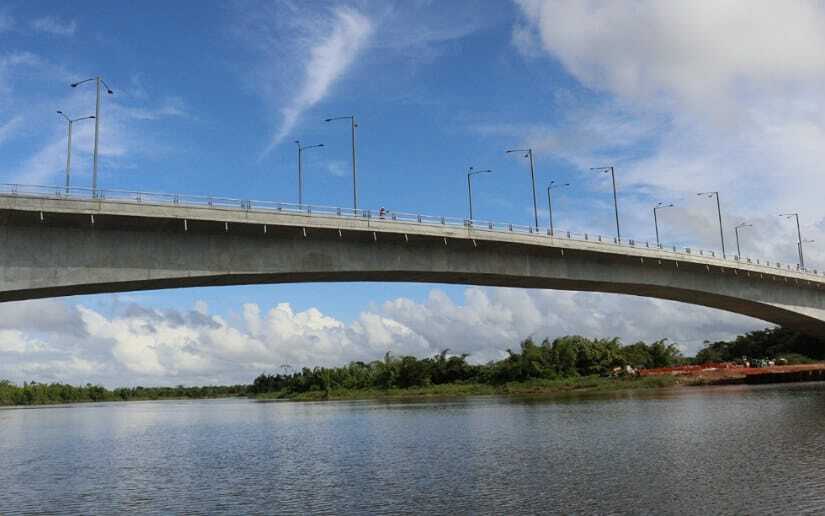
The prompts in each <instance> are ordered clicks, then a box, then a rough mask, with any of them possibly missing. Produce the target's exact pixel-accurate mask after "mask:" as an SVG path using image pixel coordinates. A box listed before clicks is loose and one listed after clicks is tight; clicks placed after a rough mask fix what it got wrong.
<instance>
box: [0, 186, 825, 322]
mask: <svg viewBox="0 0 825 516" xmlns="http://www.w3.org/2000/svg"><path fill="white" fill-rule="evenodd" d="M41 214H42V215H41ZM93 216H94V219H95V220H94V224H93V223H92V217H93ZM41 217H42V220H41ZM226 224H228V226H227V225H226ZM264 225H266V226H267V232H266V233H264V231H263V227H264ZM227 227H228V229H229V230H228V231H226V228H227ZM339 231H340V233H339ZM305 232H306V236H304V234H305ZM0 242H2V244H0V245H2V248H0V267H2V269H0V271H1V272H2V273H1V274H0V301H14V300H22V299H35V298H44V297H54V296H64V295H77V294H89V293H101V292H116V291H134V290H147V289H161V288H180V287H194V286H208V285H236V284H257V283H292V282H314V281H391V282H392V281H415V282H428V283H455V284H472V285H486V286H510V287H521V288H542V289H558V290H574V291H594V292H608V293H622V294H631V295H638V296H645V297H655V298H660V299H670V300H675V301H681V302H687V303H692V304H698V305H703V306H708V307H712V308H718V309H722V310H727V311H731V312H736V313H740V314H744V315H748V316H751V317H755V318H758V319H762V320H765V321H769V322H773V323H776V324H781V325H783V326H787V327H791V328H796V329H799V330H800V331H804V332H806V333H809V334H814V335H818V336H825V302H823V298H825V294H823V291H822V286H823V284H825V281H823V279H822V278H811V277H809V276H807V275H804V274H800V273H798V272H796V271H787V270H783V269H775V270H774V269H770V270H765V268H760V267H755V266H752V265H751V264H744V263H735V262H734V263H733V265H736V266H735V267H732V266H731V265H732V263H731V261H723V260H721V259H718V258H711V257H697V256H691V255H673V254H670V253H666V252H662V251H660V250H657V249H648V248H644V247H627V246H621V247H620V246H612V245H608V244H604V243H597V242H581V241H575V240H567V239H563V238H550V237H548V236H546V235H535V234H534V235H529V234H508V233H502V232H490V231H485V230H479V229H471V228H462V227H454V226H445V227H441V226H439V225H419V224H407V223H402V222H396V221H391V220H376V219H360V218H346V217H335V216H328V217H327V216H319V215H312V216H307V215H302V214H296V213H290V214H285V213H271V212H258V211H255V210H241V209H219V210H216V209H215V208H206V207H191V206H168V205H135V204H130V203H121V202H111V201H91V200H86V201H78V200H65V199H44V198H28V197H12V196H8V197H4V196H0Z"/></svg>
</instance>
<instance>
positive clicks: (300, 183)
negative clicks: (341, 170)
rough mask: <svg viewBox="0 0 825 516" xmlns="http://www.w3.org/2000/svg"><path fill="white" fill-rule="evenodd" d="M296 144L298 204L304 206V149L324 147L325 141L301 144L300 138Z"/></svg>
mask: <svg viewBox="0 0 825 516" xmlns="http://www.w3.org/2000/svg"><path fill="white" fill-rule="evenodd" d="M295 145H297V146H298V206H299V207H300V206H303V204H304V164H303V161H304V160H303V156H304V151H305V150H306V149H317V148H319V147H323V146H324V144H323V143H319V144H317V145H307V146H303V145H301V141H300V140H295Z"/></svg>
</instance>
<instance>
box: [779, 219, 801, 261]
mask: <svg viewBox="0 0 825 516" xmlns="http://www.w3.org/2000/svg"><path fill="white" fill-rule="evenodd" d="M779 216H780V217H785V218H786V219H789V218H791V217H793V218H795V219H796V235H797V237H798V238H799V240H798V241H797V243H796V247H797V251H798V252H799V268H800V269H802V270H805V258H804V257H803V256H802V230H801V229H799V213H780V214H779Z"/></svg>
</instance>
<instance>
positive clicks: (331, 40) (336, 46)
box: [267, 7, 372, 152]
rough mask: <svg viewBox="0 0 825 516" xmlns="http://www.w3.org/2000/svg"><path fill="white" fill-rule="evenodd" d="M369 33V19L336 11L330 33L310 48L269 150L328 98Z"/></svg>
mask: <svg viewBox="0 0 825 516" xmlns="http://www.w3.org/2000/svg"><path fill="white" fill-rule="evenodd" d="M371 33H372V23H371V22H370V20H369V18H367V17H366V16H364V15H362V14H361V13H359V12H358V11H356V10H354V9H350V8H345V7H339V8H337V9H335V11H334V21H333V23H332V30H331V31H330V32H329V33H328V34H326V35H324V36H322V37H321V38H319V39H318V40H317V41H315V42H314V44H312V45H311V46H310V48H309V56H308V59H307V61H306V65H305V67H304V70H303V81H302V83H301V85H300V87H299V88H298V92H297V94H296V95H294V96H293V100H291V101H289V102H288V103H287V105H286V106H285V107H283V108H282V109H281V115H282V121H281V125H280V127H279V128H278V131H277V132H276V133H275V135H274V136H273V138H272V142H271V144H270V148H269V149H271V147H272V146H274V145H276V144H278V143H280V142H281V141H282V140H283V139H284V138H285V137H286V136H288V135H289V134H290V132H291V131H292V129H293V128H294V127H295V124H296V123H297V122H298V120H299V119H300V117H301V115H302V114H303V113H304V111H306V110H307V109H309V108H311V107H312V106H314V105H315V104H317V103H318V102H320V101H321V100H322V99H323V98H324V97H326V96H327V94H328V93H329V90H330V88H331V87H332V85H333V84H334V83H335V81H336V80H338V79H339V78H340V77H341V76H342V75H343V74H344V73H345V72H346V70H347V69H348V68H349V67H350V65H351V64H352V63H353V61H354V60H355V58H356V57H357V56H358V55H359V54H360V53H361V51H362V50H363V48H364V46H365V44H366V42H367V40H368V38H369V36H370V34H371ZM269 149H267V152H268V151H269Z"/></svg>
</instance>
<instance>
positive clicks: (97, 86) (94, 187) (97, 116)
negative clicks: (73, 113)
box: [70, 75, 115, 197]
mask: <svg viewBox="0 0 825 516" xmlns="http://www.w3.org/2000/svg"><path fill="white" fill-rule="evenodd" d="M89 81H95V89H96V92H97V93H96V100H95V116H94V118H95V148H94V157H93V158H92V197H97V146H98V140H99V135H100V85H101V84H103V85H104V86H106V93H108V94H109V95H114V94H115V92H114V91H112V88H110V87H109V85H108V84H106V81H104V80H103V79H102V78H101V77H100V76H99V75H98V76H95V77H90V78H89V79H85V80H83V81H78V82H73V83H71V84H70V86H71V87H72V88H77V87H78V86H80V85H81V84H84V83H87V82H89Z"/></svg>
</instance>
